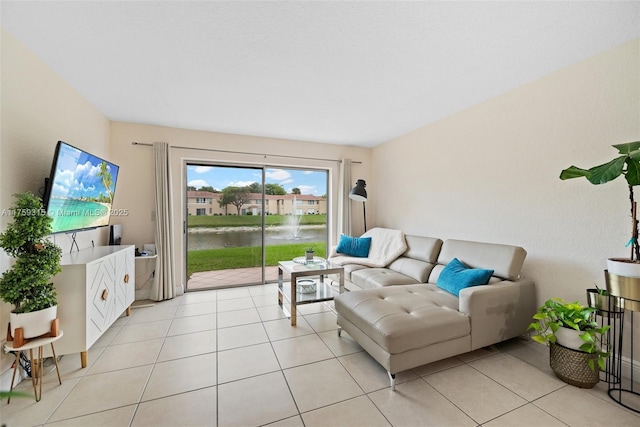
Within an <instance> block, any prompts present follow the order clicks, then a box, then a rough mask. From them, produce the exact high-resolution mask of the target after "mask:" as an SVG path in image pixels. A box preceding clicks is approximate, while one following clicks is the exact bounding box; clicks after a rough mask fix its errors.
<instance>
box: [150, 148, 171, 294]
mask: <svg viewBox="0 0 640 427" xmlns="http://www.w3.org/2000/svg"><path fill="white" fill-rule="evenodd" d="M153 152H154V155H155V172H156V242H155V243H156V253H157V254H158V257H157V258H156V280H154V281H153V284H152V287H151V295H150V298H151V299H152V300H154V301H162V300H166V299H171V298H173V297H174V296H175V295H174V286H173V262H174V259H173V249H172V246H171V236H172V230H173V227H172V225H171V179H170V174H169V170H170V162H169V144H168V143H166V142H154V143H153Z"/></svg>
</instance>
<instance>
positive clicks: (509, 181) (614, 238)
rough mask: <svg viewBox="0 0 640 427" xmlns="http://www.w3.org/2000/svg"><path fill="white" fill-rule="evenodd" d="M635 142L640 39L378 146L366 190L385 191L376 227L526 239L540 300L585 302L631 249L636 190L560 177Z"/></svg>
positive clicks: (639, 126)
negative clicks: (631, 197) (613, 260)
mask: <svg viewBox="0 0 640 427" xmlns="http://www.w3.org/2000/svg"><path fill="white" fill-rule="evenodd" d="M637 140H640V39H636V40H634V41H632V42H629V43H626V44H624V45H622V46H620V47H618V48H616V49H613V50H611V51H608V52H606V53H604V54H601V55H598V56H596V57H593V58H591V59H589V60H586V61H584V62H580V63H577V64H575V65H572V66H570V67H568V68H566V69H564V70H561V71H559V72H556V73H553V74H551V75H549V76H547V77H544V78H542V79H540V80H537V81H535V82H532V83H530V84H527V85H525V86H523V87H520V88H518V89H515V90H513V91H510V92H508V93H506V94H504V95H502V96H499V97H496V98H494V99H491V100H489V101H487V102H484V103H482V104H480V105H477V106H475V107H473V108H470V109H468V110H466V111H463V112H461V113H458V114H455V115H453V116H451V117H448V118H447V119H445V120H441V121H439V122H437V123H434V124H431V125H429V126H425V127H423V128H420V129H417V130H415V131H413V132H411V133H409V134H407V135H404V136H402V137H400V138H396V139H394V140H393V141H389V142H387V143H385V144H383V145H381V146H378V147H376V148H375V149H373V155H372V170H375V171H376V174H374V175H373V177H372V179H371V184H370V185H368V186H367V189H370V190H371V191H373V192H376V193H377V194H384V195H385V196H384V197H378V199H377V202H376V203H375V209H376V211H377V218H378V225H383V226H388V227H396V228H401V229H403V230H405V231H406V232H408V233H415V234H422V235H427V236H436V237H441V238H444V239H448V238H462V239H470V240H481V241H492V242H499V243H510V244H517V245H521V246H523V247H524V248H525V249H526V250H527V251H528V256H527V260H526V262H525V266H524V274H525V275H526V276H528V277H530V278H531V279H533V280H534V281H535V283H536V286H537V294H538V302H539V303H541V302H543V301H544V300H545V299H547V298H549V297H552V296H560V297H563V298H566V299H569V300H580V301H582V302H583V303H586V297H585V289H586V288H588V287H593V286H594V283H595V284H598V285H599V286H600V287H604V286H605V283H604V275H603V270H604V269H605V268H606V259H607V258H608V257H612V256H628V249H627V248H625V244H626V243H627V241H628V240H629V237H630V222H631V220H630V217H629V206H628V198H627V197H628V192H627V187H626V185H625V181H624V180H620V181H614V182H611V183H608V184H605V185H602V186H594V185H591V184H589V183H588V182H587V181H586V180H584V179H581V180H577V179H576V180H571V181H561V180H560V179H559V178H558V177H559V175H560V171H561V170H562V169H564V168H566V167H568V166H570V165H572V164H575V165H577V166H581V167H587V168H588V167H591V166H595V165H597V164H600V163H604V162H606V161H608V160H610V159H612V158H613V157H614V156H615V155H616V150H615V149H613V148H612V147H611V145H612V144H619V143H624V142H630V141H637ZM409 201H411V202H410V203H409ZM367 207H369V206H367ZM637 341H640V339H638V340H637ZM636 354H638V353H636Z"/></svg>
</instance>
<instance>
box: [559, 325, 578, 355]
mask: <svg viewBox="0 0 640 427" xmlns="http://www.w3.org/2000/svg"><path fill="white" fill-rule="evenodd" d="M582 333H583V332H582V331H576V330H575V329H571V328H563V327H560V328H558V330H557V331H556V333H555V336H556V343H557V344H560V345H561V346H563V347H566V348H570V349H572V350H578V351H580V346H582V344H584V343H585V341H582V338H580V335H582Z"/></svg>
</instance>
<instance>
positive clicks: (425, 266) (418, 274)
mask: <svg viewBox="0 0 640 427" xmlns="http://www.w3.org/2000/svg"><path fill="white" fill-rule="evenodd" d="M433 266H434V264H431V263H428V262H425V261H420V260H417V259H413V258H408V257H405V256H401V257H400V258H398V259H396V260H395V261H393V262H392V263H391V264H389V267H388V268H389V270H391V271H394V272H397V273H400V274H403V275H405V276H409V277H410V278H412V279H414V280H413V281H410V282H408V283H426V282H427V280H428V279H429V273H431V269H432V268H433Z"/></svg>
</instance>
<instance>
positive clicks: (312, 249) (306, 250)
mask: <svg viewBox="0 0 640 427" xmlns="http://www.w3.org/2000/svg"><path fill="white" fill-rule="evenodd" d="M305 252H315V249H314V248H313V246H310V247H308V248H306V249H305Z"/></svg>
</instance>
